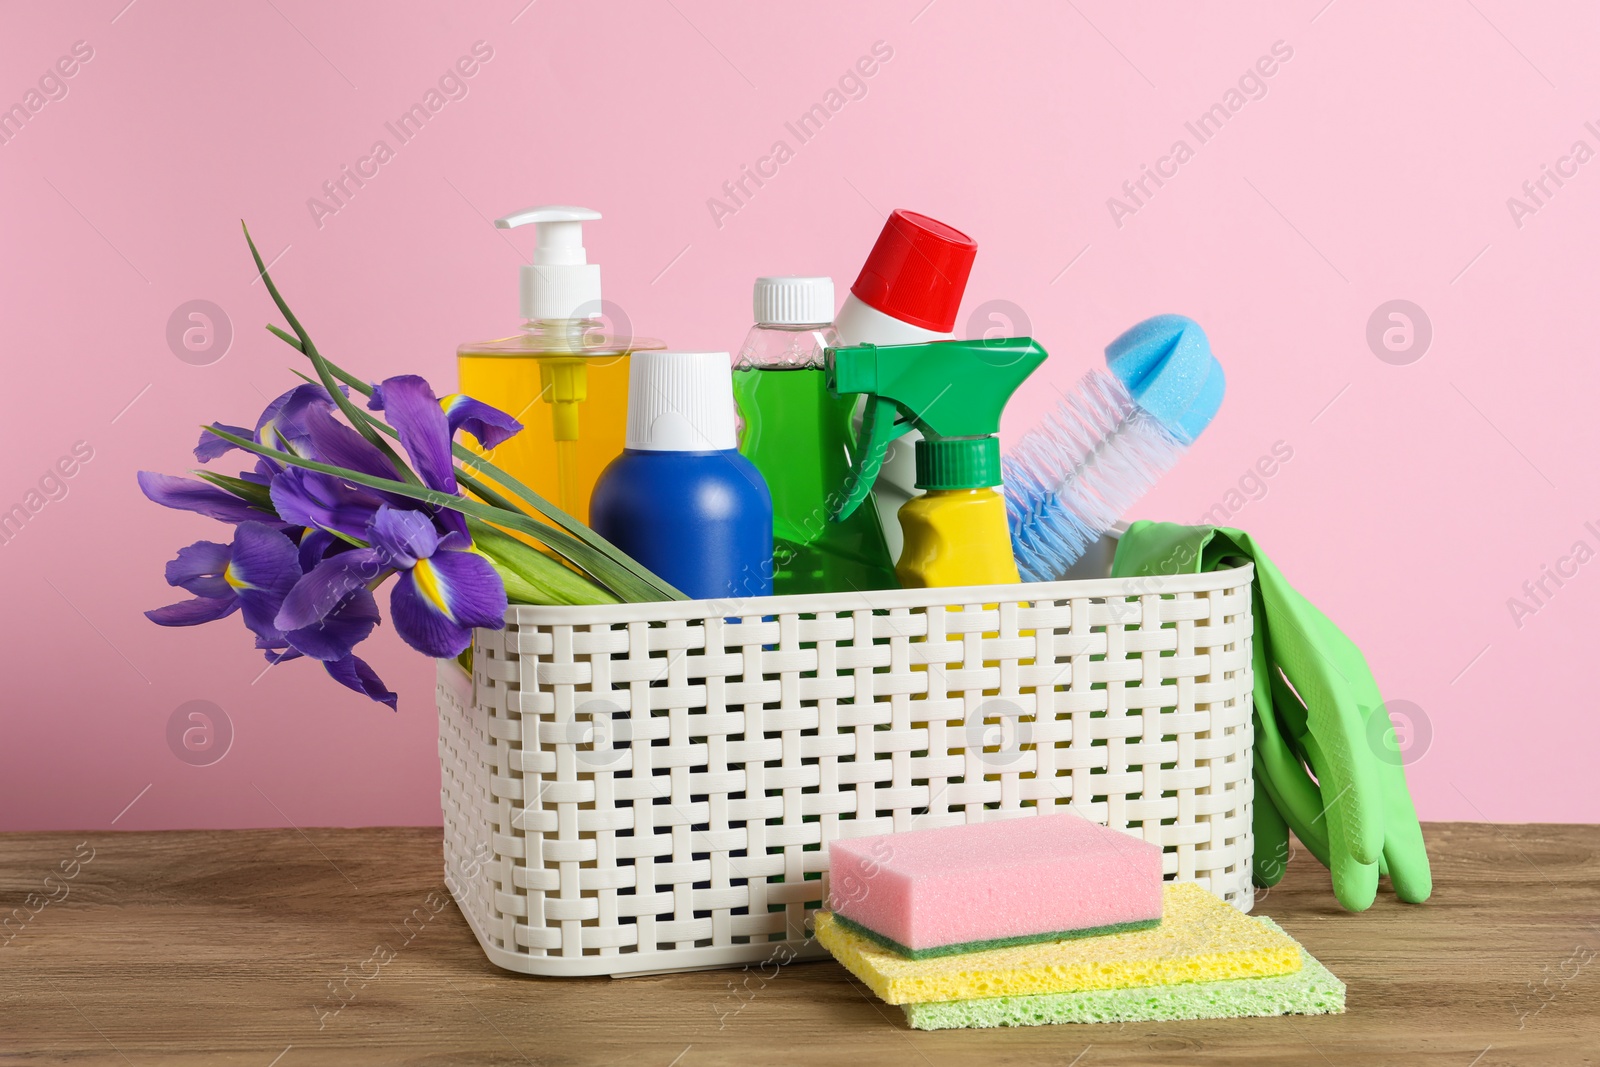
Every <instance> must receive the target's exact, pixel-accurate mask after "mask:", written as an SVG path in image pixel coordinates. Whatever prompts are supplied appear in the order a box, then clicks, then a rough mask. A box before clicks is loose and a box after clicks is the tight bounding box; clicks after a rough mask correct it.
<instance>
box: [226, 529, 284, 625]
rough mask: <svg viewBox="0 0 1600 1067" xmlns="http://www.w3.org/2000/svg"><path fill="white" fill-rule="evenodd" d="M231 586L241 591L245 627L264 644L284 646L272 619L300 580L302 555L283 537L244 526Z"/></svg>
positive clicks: (237, 538) (230, 568) (236, 538)
mask: <svg viewBox="0 0 1600 1067" xmlns="http://www.w3.org/2000/svg"><path fill="white" fill-rule="evenodd" d="M228 574H229V584H231V585H233V587H234V588H235V589H236V590H238V594H239V604H240V606H241V607H243V608H244V624H245V625H246V626H248V627H249V628H250V629H251V630H252V631H254V632H255V634H256V636H257V637H259V638H261V639H262V640H265V641H276V642H278V643H280V644H281V643H282V641H283V637H282V635H281V633H280V632H279V631H278V629H277V627H276V626H274V625H273V619H274V618H275V617H276V616H277V614H278V609H279V608H280V607H281V606H282V605H283V598H284V597H286V596H288V595H289V590H291V589H293V588H294V584H295V582H297V581H298V580H299V579H300V553H299V551H298V550H297V549H296V548H295V544H294V542H293V541H291V540H289V538H288V537H287V536H285V535H284V534H283V533H281V532H279V531H277V530H274V529H272V528H271V527H268V526H264V525H262V524H261V523H259V522H242V523H240V524H239V528H238V530H237V531H235V533H234V538H233V561H232V562H231V563H230V564H229V565H228Z"/></svg>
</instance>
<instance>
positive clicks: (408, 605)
mask: <svg viewBox="0 0 1600 1067" xmlns="http://www.w3.org/2000/svg"><path fill="white" fill-rule="evenodd" d="M389 614H390V617H391V618H393V620H394V630H395V633H397V634H399V635H400V637H401V639H402V640H404V641H405V643H406V644H408V645H410V646H411V647H412V648H414V649H416V650H417V651H418V652H421V653H422V654H423V655H424V656H432V657H434V658H435V659H448V658H450V657H452V656H459V655H460V654H461V651H462V649H464V648H466V647H467V646H468V645H470V644H472V630H471V629H470V628H469V627H466V626H461V625H459V624H457V623H455V622H453V621H451V620H450V619H448V618H446V617H445V616H444V615H442V614H440V613H439V612H438V611H436V610H434V607H433V605H432V604H431V603H429V601H428V599H427V598H426V597H425V596H423V595H422V593H421V592H420V591H419V590H418V589H417V583H416V579H415V577H414V575H413V572H411V571H407V572H406V573H404V574H402V575H400V577H399V578H398V579H397V580H396V581H395V585H394V592H392V593H390V594H389Z"/></svg>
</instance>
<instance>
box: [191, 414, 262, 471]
mask: <svg viewBox="0 0 1600 1067" xmlns="http://www.w3.org/2000/svg"><path fill="white" fill-rule="evenodd" d="M211 425H213V426H215V427H216V428H217V429H219V430H227V431H228V432H229V433H231V434H233V435H234V436H236V437H252V436H254V435H253V433H252V432H251V431H250V430H247V429H245V428H244V427H243V426H229V425H228V424H227V423H225V422H213V423H212V424H211ZM238 447H239V446H238V445H236V444H234V443H233V442H232V441H224V440H223V439H222V438H220V437H218V436H217V435H216V434H214V433H212V432H211V431H210V430H201V431H200V441H199V443H198V444H196V445H195V446H194V458H195V459H197V460H199V461H200V462H201V463H210V462H211V461H212V460H214V459H216V458H217V457H218V456H220V455H223V454H224V453H226V452H230V451H232V450H233V449H235V448H238Z"/></svg>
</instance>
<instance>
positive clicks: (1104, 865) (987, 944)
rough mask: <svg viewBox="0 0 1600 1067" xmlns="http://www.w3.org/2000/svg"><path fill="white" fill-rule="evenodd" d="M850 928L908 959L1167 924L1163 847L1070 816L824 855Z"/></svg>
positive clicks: (884, 840) (872, 843)
mask: <svg viewBox="0 0 1600 1067" xmlns="http://www.w3.org/2000/svg"><path fill="white" fill-rule="evenodd" d="M828 855H829V861H828V862H829V868H830V871H831V873H830V876H829V877H830V879H831V883H830V884H831V887H832V888H831V891H830V903H831V905H832V907H833V909H834V913H835V914H836V915H837V916H838V917H839V918H840V919H841V920H843V921H844V923H845V924H847V925H849V926H851V927H853V928H855V929H856V930H858V931H859V932H860V933H862V934H863V935H865V936H867V937H870V938H872V939H873V940H875V941H877V942H879V943H880V944H883V945H884V946H886V947H888V948H892V949H895V950H896V951H898V952H900V953H902V954H903V955H906V956H909V957H911V958H912V959H923V958H926V957H929V956H944V955H951V954H953V953H957V952H968V951H976V950H979V949H987V948H995V947H999V946H1001V945H1015V944H1026V943H1028V942H1032V941H1049V940H1059V939H1061V938H1067V937H1078V936H1083V935H1086V934H1099V933H1109V932H1113V931H1121V930H1136V929H1142V928H1145V927H1149V926H1155V925H1156V924H1157V923H1159V922H1160V921H1161V848H1160V846H1158V845H1152V844H1149V843H1147V842H1144V841H1140V840H1138V839H1137V838H1134V837H1129V836H1128V835H1127V834H1123V833H1119V832H1118V831H1116V830H1110V829H1107V828H1106V827H1104V826H1099V825H1097V824H1095V823H1092V822H1090V821H1088V820H1087V819H1085V818H1083V817H1081V816H1079V815H1075V814H1071V813H1062V814H1053V815H1038V816H1033V817H1024V818H1015V819H1006V820H1004V821H1001V822H987V823H972V824H969V825H966V826H946V827H940V828H939V829H936V830H912V831H909V832H907V833H900V834H884V835H880V836H878V837H858V838H854V839H851V840H841V841H835V842H833V843H832V844H831V845H829V846H828Z"/></svg>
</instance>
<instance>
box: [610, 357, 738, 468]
mask: <svg viewBox="0 0 1600 1067" xmlns="http://www.w3.org/2000/svg"><path fill="white" fill-rule="evenodd" d="M629 358H630V366H629V368H628V433H627V437H626V438H625V440H624V444H625V445H626V447H628V448H633V449H641V450H644V451H646V452H720V451H726V450H727V449H730V448H737V447H738V446H739V442H738V438H737V435H736V433H735V430H734V421H733V368H732V367H731V366H730V365H729V360H728V353H726V352H635V353H633V355H632V356H631V357H629Z"/></svg>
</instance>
